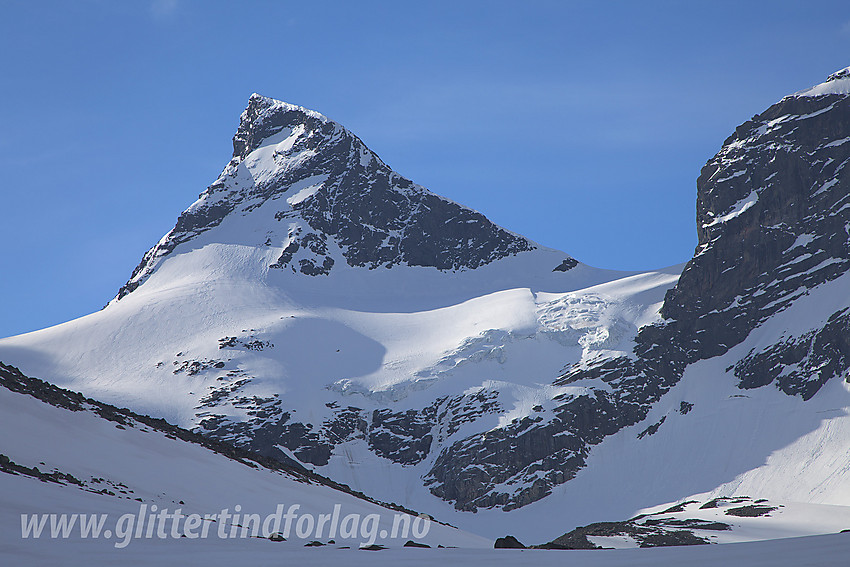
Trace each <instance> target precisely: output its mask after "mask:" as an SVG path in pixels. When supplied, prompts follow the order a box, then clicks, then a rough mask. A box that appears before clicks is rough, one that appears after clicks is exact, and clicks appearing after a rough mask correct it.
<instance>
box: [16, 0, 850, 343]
mask: <svg viewBox="0 0 850 567" xmlns="http://www.w3.org/2000/svg"><path fill="white" fill-rule="evenodd" d="M0 8H2V14H3V18H2V21H0V53H2V54H3V66H2V71H0V84H2V87H3V88H2V89H0V171H2V176H0V191H2V203H3V209H2V210H3V222H2V223H0V237H2V242H3V243H4V246H3V248H2V251H0V266H2V278H1V279H0V313H2V316H0V336H7V335H12V334H17V333H21V332H25V331H29V330H34V329H37V328H41V327H45V326H49V325H53V324H56V323H60V322H62V321H66V320H69V319H72V318H75V317H78V316H81V315H84V314H86V313H89V312H92V311H94V310H97V309H99V308H100V307H102V306H103V305H104V304H105V303H106V302H107V301H108V300H109V299H110V298H111V297H112V296H113V295H114V294H115V292H116V291H117V289H118V288H119V287H120V286H121V285H122V284H123V283H124V282H125V281H126V280H127V278H128V277H129V275H130V272H131V271H132V269H133V268H134V267H135V266H136V264H137V263H138V261H139V260H140V258H141V256H142V254H143V253H144V252H145V250H147V249H148V248H149V247H151V246H152V245H153V244H154V243H155V242H156V241H157V240H158V239H159V238H160V237H161V236H162V235H163V234H164V233H165V232H167V231H168V230H169V229H171V227H172V226H173V225H174V222H175V220H176V218H177V216H178V215H179V213H180V212H181V211H182V210H183V209H185V208H186V207H187V206H188V205H189V204H191V203H192V202H193V201H194V200H195V199H196V198H197V195H198V194H199V193H200V192H201V191H203V190H204V188H205V187H206V186H207V185H208V184H209V183H210V182H212V180H214V179H215V178H216V177H217V175H218V173H219V172H220V171H221V169H222V168H223V167H224V165H225V164H226V163H227V161H228V159H229V157H230V153H231V151H232V146H231V141H230V139H231V136H232V135H233V133H234V131H235V129H236V126H237V124H238V119H239V114H240V113H241V111H242V109H243V108H244V106H245V104H246V102H247V99H248V96H249V95H250V94H251V93H252V92H255V91H256V92H259V93H261V94H264V95H267V96H272V97H275V98H279V99H283V100H286V101H288V102H292V103H296V104H300V105H303V106H306V107H309V108H313V109H315V110H318V111H320V112H322V113H323V114H325V115H327V116H329V117H330V118H332V119H334V120H336V121H338V122H340V123H342V124H343V125H344V126H346V127H347V128H349V129H350V130H352V131H353V132H354V133H356V134H357V135H358V136H359V137H360V138H361V139H362V140H363V141H364V142H366V144H367V145H368V146H369V147H371V148H372V149H373V150H374V151H376V152H377V153H378V155H380V156H381V157H382V158H383V160H384V161H385V162H386V163H388V164H389V165H390V166H391V167H393V168H394V169H395V170H396V171H398V172H399V173H401V174H403V175H405V176H407V177H409V178H410V179H413V180H414V181H416V182H417V183H420V184H422V185H425V186H426V187H428V188H429V189H431V190H432V191H434V192H436V193H439V194H442V195H444V196H447V197H449V198H451V199H453V200H455V201H458V202H460V203H463V204H465V205H468V206H470V207H473V208H475V209H477V210H480V211H482V212H483V213H485V214H486V215H487V216H489V217H490V218H491V219H492V220H494V221H495V222H497V223H499V224H501V225H502V226H505V227H506V228H508V229H510V230H513V231H515V232H519V233H521V234H524V235H526V236H528V237H530V238H532V239H534V240H536V241H538V242H540V243H541V244H543V245H546V246H550V247H554V248H559V249H561V250H564V251H566V252H568V253H569V254H572V255H573V256H575V257H576V258H578V259H579V260H581V261H583V262H586V263H588V264H591V265H595V266H599V267H606V268H620V269H649V268H654V267H661V266H664V265H670V264H675V263H680V262H685V261H687V260H688V259H689V258H690V256H691V254H692V252H693V248H694V246H695V244H696V236H695V226H694V224H695V221H694V216H695V213H694V207H695V195H696V185H695V179H696V177H697V176H698V174H699V170H700V168H701V167H702V165H703V164H704V163H705V162H706V160H708V159H709V158H710V157H711V156H712V155H713V154H714V153H715V152H717V150H719V149H720V146H721V144H722V142H723V140H724V139H725V138H726V137H727V136H728V135H729V134H731V133H732V131H733V130H734V128H735V126H737V125H738V124H740V123H741V122H744V121H745V120H747V119H748V118H750V117H751V116H752V115H754V114H756V113H758V112H761V111H762V110H764V109H765V108H767V107H768V106H769V105H771V104H772V103H774V102H776V101H777V100H779V99H780V98H781V97H782V96H784V95H785V94H788V93H791V92H794V91H797V90H801V89H804V88H806V87H809V86H811V85H813V84H816V83H819V82H822V81H823V79H824V78H825V77H826V76H827V75H828V74H829V73H831V72H833V71H835V70H837V69H840V68H842V67H845V66H847V65H850V49H848V48H850V8H848V7H847V4H846V2H826V1H810V2H806V3H801V2H781V1H764V2H761V1H752V2H740V1H738V2H723V1H715V2H710V3H708V2H706V3H696V2H690V1H687V2H685V1H681V2H653V1H644V2H600V1H595V2H572V1H568V0H562V1H558V2H544V1H533V0H531V1H529V0H526V1H522V2H497V1H481V2H477V1H465V0H454V1H450V2H404V1H402V2H399V1H387V2H368V1H360V2H349V1H339V2H322V1H316V0H311V1H310V2H288V1H279V2H259V1H257V2H249V1H245V2H212V1H202V0H153V1H125V2H122V1H113V0H77V1H75V2H32V1H14V0H0Z"/></svg>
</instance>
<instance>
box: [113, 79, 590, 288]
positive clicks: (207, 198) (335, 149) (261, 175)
mask: <svg viewBox="0 0 850 567" xmlns="http://www.w3.org/2000/svg"><path fill="white" fill-rule="evenodd" d="M248 219H250V220H248ZM201 235H203V237H202V236H201ZM190 241H191V242H192V244H191V245H190V244H189V243H190ZM205 244H226V245H240V246H249V247H253V248H254V249H262V250H264V252H263V253H262V254H261V256H263V258H264V259H263V260H262V262H265V265H264V266H263V270H265V269H266V268H268V269H278V270H285V271H289V272H292V273H298V274H303V275H307V276H326V275H328V274H329V273H330V271H331V269H332V268H333V267H334V266H345V265H347V266H350V267H366V268H369V269H375V268H378V267H383V268H391V267H393V266H396V265H406V266H421V267H432V268H436V269H438V270H466V269H475V268H478V267H481V266H484V265H486V264H489V263H491V262H493V261H496V260H499V259H502V258H505V257H508V256H512V255H516V254H518V253H520V252H525V251H530V250H534V249H536V248H537V246H536V245H535V244H534V243H533V242H531V241H530V240H528V239H526V238H523V237H522V236H519V235H516V234H513V233H511V232H508V231H506V230H504V229H502V228H500V227H498V226H496V225H495V224H493V223H492V222H490V221H489V220H488V219H487V218H485V217H484V216H483V215H482V214H480V213H478V212H476V211H473V210H471V209H468V208H466V207H463V206H461V205H458V204H457V203H454V202H452V201H449V200H447V199H444V198H442V197H439V196H438V195H435V194H433V193H431V192H430V191H428V190H427V189H425V188H424V187H422V186H420V185H417V184H415V183H413V182H412V181H410V180H408V179H406V178H404V177H402V176H401V175H399V174H398V173H396V172H395V171H393V170H392V169H391V168H390V167H388V166H387V165H386V164H385V163H384V162H383V161H382V160H381V159H380V158H379V157H378V156H377V155H376V154H375V153H374V152H373V151H372V150H370V149H369V148H368V147H366V145H365V144H364V143H363V142H362V141H361V140H360V139H359V138H358V137H357V136H355V135H354V134H352V133H351V132H349V131H348V130H346V129H345V128H343V127H342V126H340V125H339V124H337V123H336V122H333V121H332V120H329V119H328V118H326V117H325V116H323V115H321V114H319V113H318V112H315V111H312V110H308V109H306V108H303V107H300V106H296V105H293V104H289V103H286V102H282V101H279V100H275V99H272V98H268V97H264V96H261V95H259V94H256V93H255V94H253V95H251V97H250V99H249V101H248V106H247V108H246V109H245V110H244V112H242V115H241V117H240V123H239V127H238V129H237V131H236V134H235V135H234V137H233V158H232V159H231V160H230V163H228V164H227V166H226V167H225V168H224V171H222V173H221V175H219V177H218V179H216V180H215V181H214V182H213V183H212V185H210V186H209V187H208V188H207V189H206V191H204V192H203V193H202V194H201V195H200V196H199V198H198V200H197V201H196V202H195V203H193V204H192V205H191V206H190V207H189V208H188V209H186V210H185V211H184V212H183V213H182V214H181V215H180V217H179V218H178V220H177V224H176V225H175V227H174V228H173V229H172V230H171V231H170V232H169V233H168V234H166V235H165V236H164V237H163V238H162V239H161V240H160V242H159V243H157V245H156V246H154V247H153V248H152V249H151V250H149V251H148V252H147V253H146V254H145V256H144V258H143V259H142V262H141V263H140V264H139V266H138V267H137V268H136V270H135V271H134V272H133V275H132V276H131V278H130V280H129V281H128V282H127V284H125V285H124V286H123V287H122V288H121V290H120V291H119V293H118V297H117V299H121V298H122V297H123V296H125V295H126V294H128V293H130V292H132V291H133V290H134V289H136V288H137V287H138V286H139V285H141V284H142V283H143V282H144V281H146V280H147V278H148V277H149V276H150V275H151V274H153V273H154V272H155V271H156V270H157V269H158V267H159V266H160V264H161V262H162V261H163V259H164V258H166V257H167V256H173V255H175V254H179V253H180V251H181V250H180V249H179V247H181V246H183V249H182V250H183V251H186V252H189V251H192V250H195V249H197V248H200V247H202V246H203V245H205ZM266 256H268V258H267V259H266ZM562 256H565V255H563V254H562ZM558 261H559V262H561V260H558ZM563 262H565V263H564V264H562V265H563V266H566V267H573V266H574V265H576V262H575V261H574V260H573V259H572V258H569V257H568V256H567V257H566V258H565V259H563ZM556 265H557V264H556ZM550 269H551V268H550ZM253 271H256V270H253ZM261 271H262V270H261ZM561 271H565V270H561Z"/></svg>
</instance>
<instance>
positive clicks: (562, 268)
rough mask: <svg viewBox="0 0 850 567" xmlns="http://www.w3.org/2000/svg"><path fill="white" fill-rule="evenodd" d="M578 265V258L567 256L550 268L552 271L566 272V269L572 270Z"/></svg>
mask: <svg viewBox="0 0 850 567" xmlns="http://www.w3.org/2000/svg"><path fill="white" fill-rule="evenodd" d="M576 266H578V260H576V259H574V258H567V259H565V260H564V261H563V262H561V263H560V264H558V265H557V266H555V268H554V269H553V270H552V271H553V272H566V271H568V270H572V269H573V268H575V267H576Z"/></svg>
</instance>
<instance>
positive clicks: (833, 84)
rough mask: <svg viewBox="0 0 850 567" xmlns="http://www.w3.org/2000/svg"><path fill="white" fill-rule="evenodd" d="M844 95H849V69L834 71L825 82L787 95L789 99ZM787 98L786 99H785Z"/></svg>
mask: <svg viewBox="0 0 850 567" xmlns="http://www.w3.org/2000/svg"><path fill="white" fill-rule="evenodd" d="M831 94H836V95H846V94H850V67H845V68H844V69H841V70H840V71H836V72H835V73H833V74H831V75H830V76H829V77H827V78H826V81H824V82H823V83H821V84H819V85H815V86H813V87H811V88H809V89H806V90H804V91H800V92H798V93H794V94H793V95H789V96H791V97H812V96H822V95H831ZM786 98H787V97H786Z"/></svg>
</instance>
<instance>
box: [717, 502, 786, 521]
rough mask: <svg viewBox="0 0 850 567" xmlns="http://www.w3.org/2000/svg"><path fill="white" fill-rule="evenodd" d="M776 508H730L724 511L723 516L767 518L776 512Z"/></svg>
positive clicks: (753, 506)
mask: <svg viewBox="0 0 850 567" xmlns="http://www.w3.org/2000/svg"><path fill="white" fill-rule="evenodd" d="M778 509H779V507H777V506H756V505H755V504H753V505H752V506H741V507H739V508H730V509H728V510H726V512H725V514H726V515H727V516H738V517H740V518H758V517H760V516H767V515H768V514H770V513H771V512H773V511H774V510H778Z"/></svg>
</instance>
